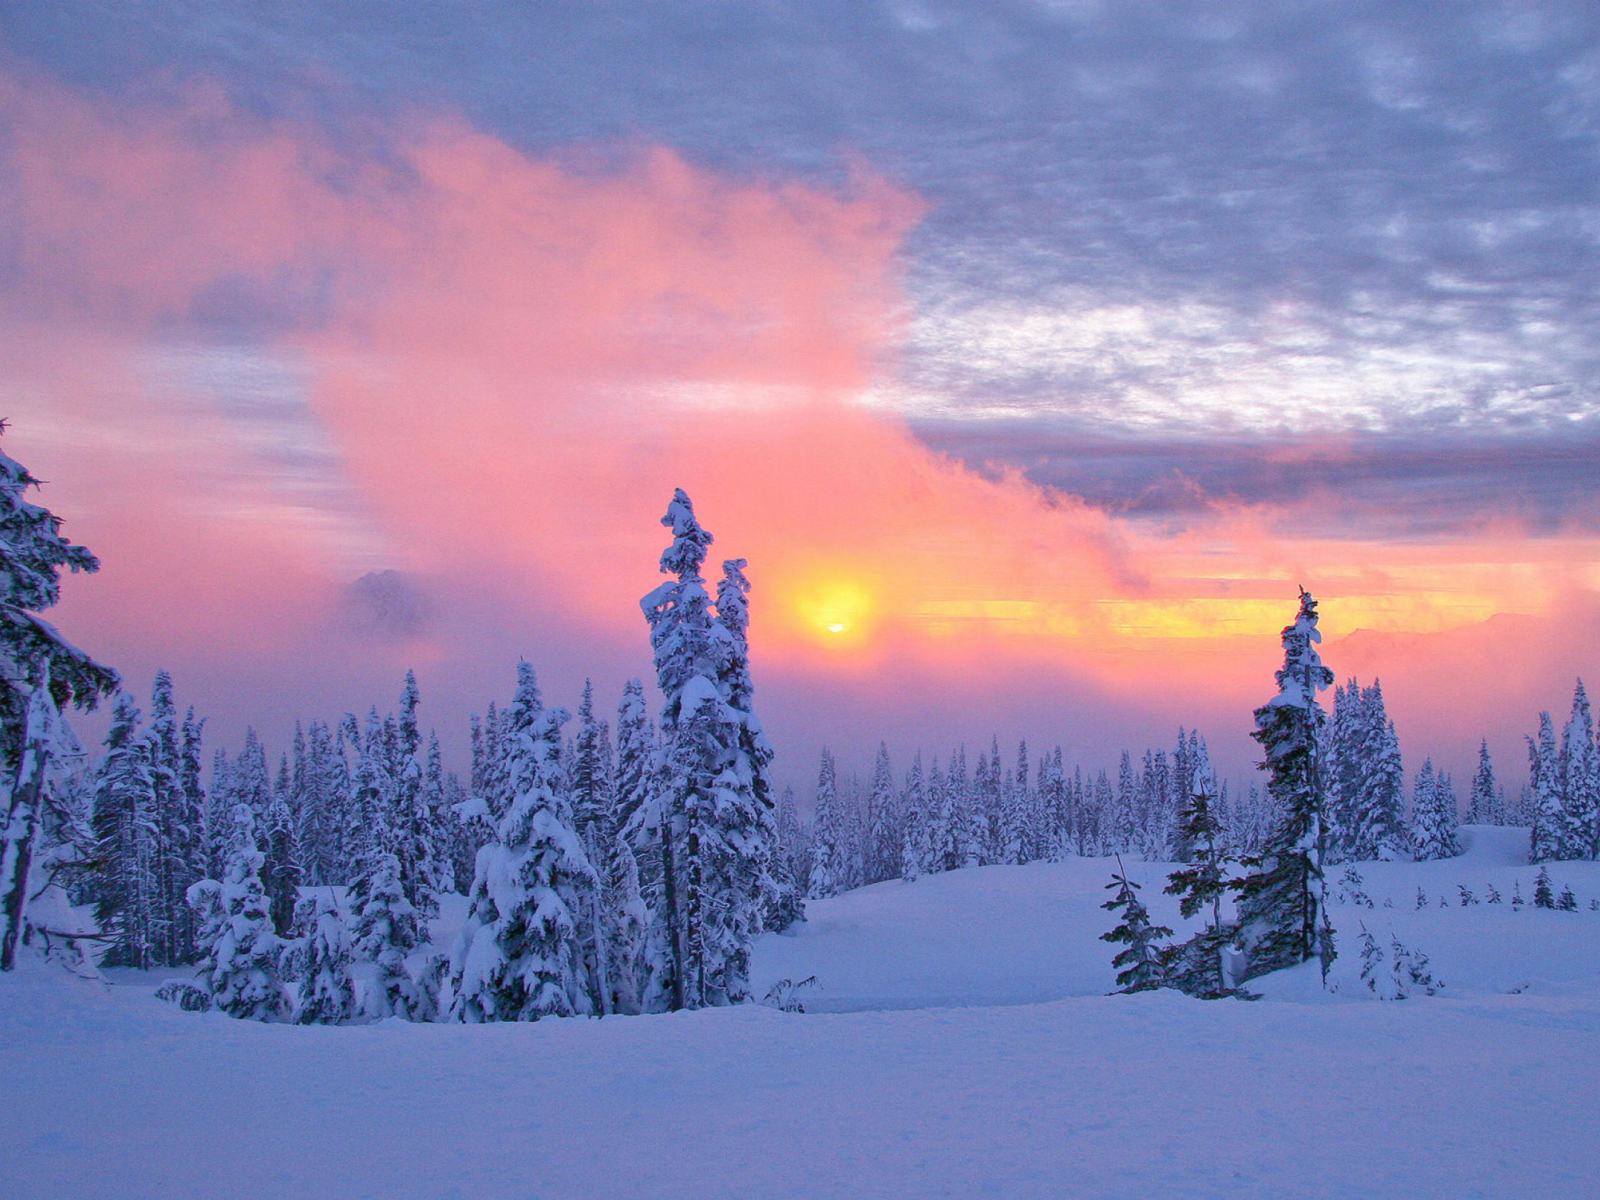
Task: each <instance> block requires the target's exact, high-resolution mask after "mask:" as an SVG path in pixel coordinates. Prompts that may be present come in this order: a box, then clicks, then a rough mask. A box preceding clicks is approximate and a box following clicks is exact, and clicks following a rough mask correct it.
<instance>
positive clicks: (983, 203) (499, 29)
mask: <svg viewBox="0 0 1600 1200" xmlns="http://www.w3.org/2000/svg"><path fill="white" fill-rule="evenodd" d="M0 37H3V38H4V40H5V43H6V45H7V46H8V47H9V48H10V50H11V52H12V53H14V54H16V55H19V56H21V57H22V58H24V59H32V60H35V61H39V62H43V63H45V64H46V65H48V66H49V67H50V69H52V70H55V71H58V72H60V73H62V74H65V75H66V76H68V77H69V78H72V79H74V80H76V81H78V82H80V83H81V84H83V85H84V86H89V87H93V88H98V89H100V90H102V91H103V92H105V93H107V94H110V95H113V96H115V95H117V94H120V93H121V92H123V91H124V90H126V89H127V88H129V87H130V86H134V85H135V84H137V86H140V87H145V86H148V85H147V83H145V82H144V81H146V80H148V79H149V78H150V76H151V73H152V72H158V73H161V74H162V75H163V77H165V78H172V79H176V80H179V81H181V80H182V79H183V78H184V77H185V76H186V75H190V74H192V75H203V76H206V77H216V78H221V79H222V80H224V81H225V83H226V84H227V85H228V86H229V87H230V88H231V89H232V90H233V92H234V93H235V94H236V95H237V96H238V97H239V99H240V101H241V102H242V103H244V104H246V105H248V106H251V107H253V108H257V109H260V110H263V111H268V112H272V111H292V112H294V113H296V114H297V115H300V116H309V117H311V118H313V119H316V120H319V121H322V122H323V123H324V124H326V125H327V126H328V128H329V129H330V130H332V131H334V132H335V133H336V134H337V135H339V136H342V137H346V138H350V139H354V140H360V139H370V138H372V137H373V136H374V134H373V132H372V129H371V127H370V123H369V122H367V121H366V120H365V118H364V116H363V114H366V113H369V112H370V111H371V110H373V109H374V108H376V109H377V110H378V111H379V112H385V111H387V112H390V113H399V112H402V111H407V110H412V109H415V108H418V107H421V108H424V109H427V108H439V107H442V108H449V109H453V110H457V111H460V112H463V113H464V114H465V115H466V116H467V117H468V118H469V119H471V120H473V121H474V122H476V123H478V124H480V125H482V126H484V127H486V128H489V129H491V130H493V131H495V132H497V133H499V134H500V135H501V136H504V137H506V138H507V139H508V140H510V141H512V142H513V143H515V144H517V145H521V146H524V147H526V148H528V149H530V150H534V151H537V152H541V153H551V152H557V153H565V154H569V155H574V154H581V155H586V156H588V157H586V158H584V159H583V160H582V161H585V162H587V163H588V164H589V165H590V166H591V167H593V168H594V169H605V168H606V166H607V162H606V160H605V155H606V154H608V153H617V154H626V153H627V150H626V147H627V146H628V145H630V144H632V143H635V142H637V141H639V140H654V141H661V142H665V143H667V144H670V145H673V146H676V147H678V148H680V149H681V150H682V151H683V152H684V153H686V154H687V155H689V156H690V157H692V158H694V159H696V160H697V161H701V162H705V163H709V164H712V165H714V166H716V167H718V168H720V169H723V170H726V171H731V172H734V173H736V174H740V173H749V174H759V175H762V176H773V175H776V176H779V177H794V178H801V179H805V180H808V181H812V182H819V183H822V184H824V185H828V186H845V180H846V178H847V175H848V170H849V160H850V156H851V155H853V154H860V155H863V156H864V157H865V158H866V160H867V161H868V162H870V163H871V164H872V165H873V166H874V167H875V168H877V169H879V170H883V171H886V172H887V173H888V174H889V175H890V176H891V177H893V178H894V179H896V180H898V181H900V182H901V183H903V184H904V185H905V186H907V187H910V188H913V189H915V190H916V191H918V192H919V193H920V194H922V195H923V196H925V197H926V198H928V200H929V201H930V202H931V205H932V207H931V209H930V211H929V214H928V216H927V218H926V220H925V221H924V222H923V224H922V225H921V226H920V227H919V228H918V229H917V230H916V231H915V233H914V234H913V235H912V236H911V238H910V240H909V243H908V246H907V250H906V258H905V267H906V279H907V287H908V290H909V297H910V301H911V304H912V315H913V321H912V326H911V330H912V332H911V336H910V340H909V342H908V344H907V345H906V346H905V347H904V348H903V350H904V352H903V354H902V355H901V356H900V358H899V360H898V362H897V368H896V375H895V377H894V378H893V379H892V380H886V381H885V383H884V385H883V387H882V389H881V391H880V393H879V395H878V396H877V397H876V399H877V400H878V402H880V403H884V404H888V405H892V406H895V407H897V408H900V409H902V410H904V411H907V412H908V413H910V414H912V415H913V416H915V417H917V418H918V419H919V421H921V422H922V424H921V425H920V426H919V427H923V428H932V427H933V426H932V425H930V424H928V422H936V423H937V424H938V427H939V428H940V429H942V430H945V431H946V432H945V433H941V434H940V435H939V436H940V437H942V438H945V439H946V440H945V441H943V442H941V443H940V444H945V445H955V444H957V443H959V442H961V441H962V437H961V436H957V435H955V434H950V433H948V429H949V426H950V424H951V423H952V422H955V423H960V422H963V421H966V422H976V424H973V426H972V429H971V431H970V434H969V435H965V436H966V438H967V441H970V442H973V443H974V444H977V443H982V442H983V441H984V439H986V438H989V437H990V436H991V434H990V432H989V430H990V426H989V424H988V422H992V421H993V420H994V419H995V418H997V417H1006V418H1008V419H1018V420H1033V421H1036V422H1037V423H1038V424H1037V425H1036V428H1037V429H1038V430H1039V435H1040V436H1041V437H1044V438H1049V437H1051V436H1054V434H1053V433H1052V432H1051V431H1052V430H1058V429H1061V428H1071V429H1072V430H1074V431H1076V432H1078V433H1079V434H1082V435H1086V436H1090V437H1093V438H1101V439H1110V440H1111V442H1115V443H1118V444H1121V443H1123V442H1127V441H1130V440H1134V439H1142V440H1144V441H1146V442H1148V443H1149V444H1150V446H1151V447H1153V448H1152V449H1149V450H1148V451H1146V450H1141V451H1139V452H1138V453H1137V454H1135V455H1133V458H1134V459H1137V460H1139V461H1143V462H1147V463H1160V464H1163V465H1162V467H1161V470H1157V471H1155V472H1154V473H1153V474H1152V473H1150V472H1149V471H1146V473H1145V474H1144V475H1143V476H1141V477H1140V478H1141V479H1142V480H1143V482H1142V483H1139V482H1136V481H1135V480H1134V479H1133V478H1132V476H1131V475H1130V476H1129V478H1128V481H1127V482H1126V483H1125V484H1123V485H1121V490H1120V491H1119V492H1117V494H1118V495H1119V496H1120V497H1121V499H1122V500H1123V501H1128V500H1129V498H1130V497H1134V496H1136V495H1138V494H1142V493H1141V492H1140V488H1141V487H1144V488H1148V487H1150V486H1155V485H1156V481H1158V480H1159V479H1160V478H1162V477H1163V472H1164V471H1165V469H1166V468H1165V458H1164V456H1165V455H1167V454H1168V450H1169V448H1170V446H1171V445H1173V444H1175V443H1176V442H1178V441H1183V442H1184V444H1185V445H1188V444H1189V443H1190V442H1192V441H1194V440H1196V439H1198V440H1199V441H1200V442H1207V443H1210V442H1217V440H1218V439H1219V438H1221V439H1223V441H1224V442H1226V444H1219V445H1217V447H1216V449H1215V452H1214V453H1215V455H1216V463H1215V465H1214V467H1213V468H1211V469H1210V470H1209V472H1208V471H1206V470H1203V469H1201V468H1203V467H1204V466H1205V460H1206V453H1210V452H1201V451H1195V452H1194V453H1189V452H1188V451H1187V450H1186V451H1185V453H1184V454H1183V455H1180V456H1178V457H1179V459H1181V460H1182V461H1183V462H1184V463H1187V464H1188V466H1187V467H1186V468H1185V470H1197V471H1199V473H1200V474H1201V475H1202V476H1206V477H1207V478H1211V477H1217V478H1218V479H1219V480H1220V482H1221V483H1223V484H1227V480H1228V478H1230V476H1229V472H1230V471H1232V470H1233V467H1232V466H1231V465H1230V464H1234V463H1236V462H1239V461H1241V460H1240V457H1239V455H1240V453H1241V452H1239V451H1238V450H1237V445H1238V444H1239V443H1240V442H1241V441H1243V442H1245V443H1255V442H1269V441H1274V440H1278V439H1282V438H1286V437H1287V438H1291V439H1294V438H1300V437H1304V436H1307V435H1312V434H1319V433H1333V434H1339V435H1344V436H1352V437H1358V438H1374V439H1378V442H1375V443H1373V444H1374V445H1379V444H1382V445H1383V446H1385V447H1387V448H1384V449H1382V450H1381V452H1374V453H1375V457H1372V458H1371V459H1370V464H1379V463H1391V462H1392V463H1400V462H1414V461H1415V459H1414V458H1408V456H1409V455H1413V453H1414V450H1415V447H1417V446H1418V445H1420V444H1421V443H1420V442H1419V440H1418V439H1426V438H1428V437H1431V436H1439V435H1446V434H1447V435H1450V436H1451V437H1453V438H1456V439H1457V441H1456V442H1455V443H1452V444H1455V445H1459V446H1462V447H1466V449H1463V450H1462V451H1461V453H1462V454H1463V455H1465V456H1466V460H1471V461H1478V460H1477V459H1475V458H1474V457H1473V456H1474V455H1478V454H1480V453H1489V451H1485V450H1480V449H1478V448H1477V447H1480V446H1492V445H1493V444H1494V443H1495V442H1496V440H1497V439H1505V440H1506V448H1505V450H1504V452H1503V453H1500V452H1495V453H1497V454H1498V458H1497V459H1496V462H1497V465H1496V467H1495V473H1496V478H1497V479H1499V480H1501V481H1502V485H1501V486H1502V491H1504V492H1505V493H1506V494H1508V495H1509V494H1511V493H1513V492H1516V491H1517V490H1518V488H1521V489H1522V491H1524V492H1527V493H1528V494H1530V495H1533V496H1535V497H1537V499H1536V501H1535V503H1536V506H1537V507H1538V509H1539V511H1540V512H1541V513H1546V514H1547V518H1546V519H1556V514H1557V510H1559V509H1561V507H1562V506H1563V505H1567V504H1570V503H1572V502H1573V501H1574V499H1575V498H1577V490H1578V489H1575V488H1573V487H1569V486H1568V485H1567V484H1566V483H1565V482H1562V480H1565V479H1566V478H1567V475H1566V474H1565V472H1566V468H1564V467H1562V466H1561V465H1560V464H1561V463H1563V462H1567V461H1576V462H1581V463H1582V464H1584V465H1583V467H1582V469H1584V470H1587V469H1588V465H1589V464H1590V463H1592V450H1591V447H1592V445H1593V433H1592V426H1593V423H1594V421H1595V419H1596V418H1597V417H1600V391H1597V390H1596V386H1595V385H1594V383H1593V382H1592V381H1593V380H1595V379H1596V378H1600V296H1597V288H1600V202H1597V199H1596V196H1595V191H1594V181H1595V179H1596V178H1597V177H1600V152H1597V151H1600V9H1597V8H1596V7H1595V6H1594V5H1593V4H1592V2H1590V0H1572V2H1562V0H1516V2H1510V0H1507V2H1504V3H1463V2H1459V0H1437V2H1427V0H1418V2H1416V3H1408V4H1404V5H1394V4H1381V3H1375V2H1374V3H1367V2H1355V0H1350V2H1344V3H1309V2H1304V0H1279V2H1276V3H1261V2H1259V0H1257V2H1251V3H1244V2H1239V3H1226V2H1219V0H1208V2H1201V0H1159V2H1157V0H1148V2H1141V0H1124V2H1118V3H1111V2H1109V0H1108V2H1105V3H1094V2H1089V0H1075V2H1070V3H1069V2H1064V0H1058V2H1040V3H1022V2H1020V0H1018V2H1011V3H1005V2H995V0H983V2H979V0H970V2H965V3H940V2H937V0H925V2H923V3H910V2H908V0H899V2H896V3H882V4H870V3H861V2H860V0H835V2H833V3H807V4H779V3H766V4H723V3H700V4H694V3H687V4H686V3H673V4H670V5H669V4H632V5H624V6H605V5H593V6H529V5H525V4H513V3H509V2H506V3H474V4H430V5H406V6H395V5H392V4H378V3H369V4H360V3H350V4H338V5H329V4H318V3H300V4H292V3H285V4H280V5H274V6H270V7H245V6H219V5H215V4H212V3H209V2H206V3H201V2H198V0H172V2H170V3H166V4H156V5H140V6H129V5H122V4H114V3H98V4H96V3H88V2H85V3H81V4H74V5H57V6H48V5H15V6H9V7H8V8H7V9H5V10H4V12H3V13H0ZM597 145H598V146H600V147H601V149H600V150H598V151H597V150H596V149H595V146H597ZM606 147H610V148H611V149H609V150H608V149H606ZM618 147H621V149H617V148H618ZM596 154H598V155H600V157H599V158H596V157H594V156H595V155H596ZM274 303H275V302H273V301H270V300H269V299H265V298H261V297H253V296H249V295H242V294H241V295H234V294H226V295H219V296H218V297H216V298H215V299H214V303H212V304H210V305H209V307H208V308H207V311H206V312H204V313H199V314H196V315H195V319H196V320H197V321H202V322H203V321H213V322H222V323H224V324H227V325H229V326H230V327H232V326H236V325H238V324H240V323H241V322H243V323H246V324H248V322H249V320H250V314H251V313H255V314H257V318H258V320H259V322H260V323H262V324H263V325H266V326H270V325H271V324H272V323H273V322H274V321H278V320H281V319H284V318H283V317H282V315H281V314H277V313H275V312H274V307H273V306H274ZM295 303H296V304H297V305H298V306H299V308H300V309H306V308H308V307H309V308H310V309H312V310H314V309H315V306H316V301H315V297H314V295H310V294H308V295H304V296H301V297H300V298H299V299H298V300H296V301H295ZM930 436H932V435H931V434H930ZM952 439H953V440H952ZM1461 439H1465V440H1461ZM1230 447H1233V448H1230ZM963 453H966V451H963ZM1563 456H1566V457H1563ZM1574 456H1575V457H1574ZM1024 457H1026V456H1025V455H1024ZM1247 457H1248V456H1247ZM1061 461H1063V462H1066V461H1068V460H1066V459H1063V460H1061ZM1096 461H1101V462H1104V461H1107V460H1104V459H1100V460H1096ZM1031 469H1033V470H1036V471H1045V468H1043V467H1037V466H1036V467H1033V468H1031ZM1370 469H1371V472H1372V474H1370V475H1368V476H1363V480H1364V483H1363V484H1362V486H1370V487H1371V488H1373V489H1376V488H1377V487H1378V480H1379V478H1380V477H1384V475H1385V471H1386V470H1387V468H1382V467H1380V466H1378V465H1371V467H1370ZM1473 469H1474V470H1476V469H1477V468H1473ZM1051 470H1053V471H1054V472H1055V474H1057V475H1066V476H1071V477H1074V478H1079V477H1082V476H1083V471H1082V470H1081V469H1079V468H1077V467H1073V468H1071V469H1070V470H1069V469H1067V468H1065V467H1060V466H1058V467H1056V468H1051ZM1119 470H1121V469H1120V468H1119ZM1128 470H1130V471H1131V468H1129V469H1128ZM1047 473H1048V472H1047ZM1124 473H1125V472H1124ZM1137 474H1138V472H1133V475H1137ZM1247 474H1249V473H1248V472H1247ZM1393 474H1394V478H1393V479H1392V480H1390V482H1391V483H1392V484H1393V485H1394V486H1396V487H1402V485H1406V484H1413V485H1414V484H1415V477H1414V476H1412V475H1410V474H1408V473H1407V472H1406V471H1404V470H1399V469H1398V468H1397V469H1396V471H1395V472H1394V473H1393ZM1446 474H1449V475H1450V477H1451V478H1455V477H1456V474H1452V473H1451V472H1446ZM1468 474H1469V475H1470V472H1468ZM1256 477H1259V476H1256ZM1245 482H1248V481H1245ZM1338 482H1339V483H1340V485H1341V486H1344V485H1347V484H1354V483H1355V482H1356V481H1355V480H1353V479H1352V478H1351V477H1349V476H1345V477H1341V478H1340V479H1339V481H1338ZM1229 486H1232V485H1229ZM1239 486H1240V487H1243V486H1245V483H1240V484H1239ZM1286 486H1290V485H1289V484H1286ZM1463 486H1465V485H1463ZM1403 494H1405V495H1409V496H1411V497H1412V498H1413V499H1418V502H1421V501H1420V499H1419V498H1418V496H1417V489H1416V487H1415V486H1413V487H1411V488H1410V489H1409V490H1408V491H1404V493H1403Z"/></svg>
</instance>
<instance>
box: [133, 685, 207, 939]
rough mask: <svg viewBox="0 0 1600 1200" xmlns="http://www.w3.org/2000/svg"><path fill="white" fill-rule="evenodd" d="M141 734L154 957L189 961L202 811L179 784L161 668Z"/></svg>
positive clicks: (178, 743)
mask: <svg viewBox="0 0 1600 1200" xmlns="http://www.w3.org/2000/svg"><path fill="white" fill-rule="evenodd" d="M145 738H146V741H147V742H148V744H149V753H150V782H151V786H152V790H153V793H154V800H155V806H154V810H153V813H152V816H153V818H154V821H155V833H156V838H155V852H156V859H155V863H154V871H155V877H156V895H157V909H158V920H157V929H156V932H157V938H156V941H155V944H154V946H155V955H154V961H155V962H157V963H160V964H162V965H165V966H176V965H178V964H179V963H186V962H193V961H194V959H195V958H196V957H197V955H198V950H197V949H196V947H195V944H194V934H195V926H194V913H193V911H192V910H191V909H190V908H189V905H188V903H187V901H186V899H185V897H186V895H187V893H188V891H189V885H190V884H191V883H194V882H195V881H196V880H198V879H200V878H201V877H202V876H203V875H204V873H205V872H204V871H203V870H202V869H200V861H199V860H200V855H201V840H202V824H203V821H204V816H203V814H202V813H201V812H200V810H199V808H198V805H197V804H196V800H197V799H198V797H196V796H194V795H192V794H191V793H190V791H189V790H188V788H187V787H186V786H185V782H184V749H183V733H182V729H181V727H180V724H179V721H178V709H177V705H176V703H175V702H174V700H173V696H172V676H170V675H169V674H167V672H166V671H157V672H156V678H155V683H154V685H153V686H152V688H151V691H150V727H149V729H148V731H147V732H146V734H145ZM196 749H197V751H198V747H197V748H196Z"/></svg>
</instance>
